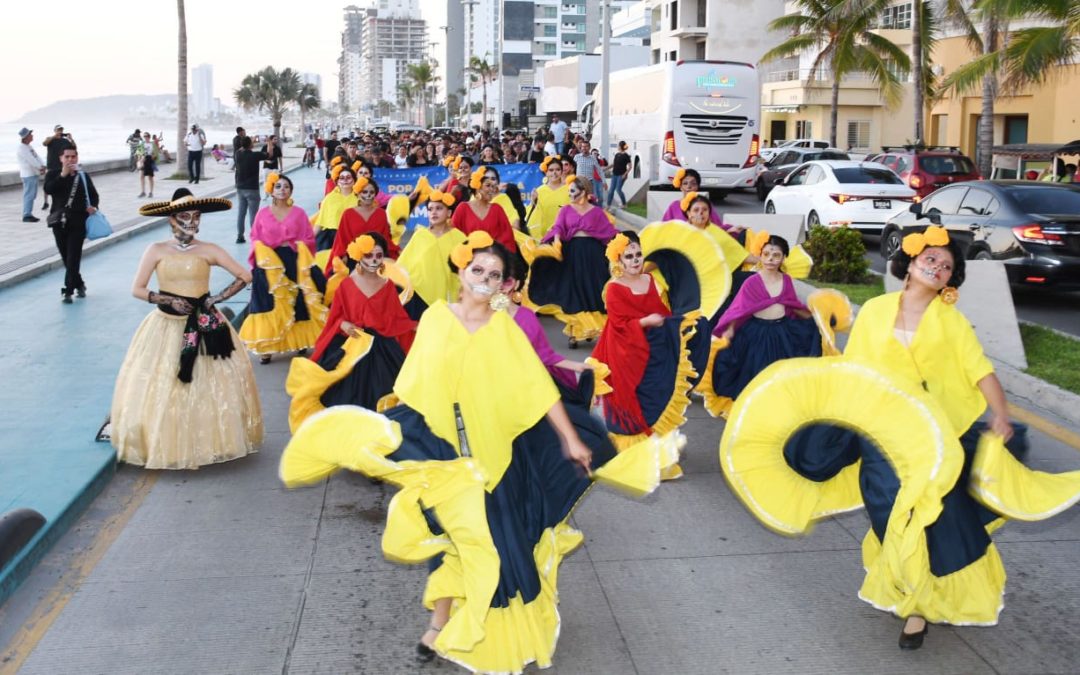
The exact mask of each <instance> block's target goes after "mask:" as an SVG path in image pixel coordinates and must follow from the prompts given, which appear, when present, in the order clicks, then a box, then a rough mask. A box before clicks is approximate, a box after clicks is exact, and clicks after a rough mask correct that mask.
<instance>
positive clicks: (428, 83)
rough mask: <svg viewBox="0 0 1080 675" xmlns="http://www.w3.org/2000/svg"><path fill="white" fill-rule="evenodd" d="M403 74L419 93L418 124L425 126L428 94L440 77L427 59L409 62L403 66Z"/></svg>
mask: <svg viewBox="0 0 1080 675" xmlns="http://www.w3.org/2000/svg"><path fill="white" fill-rule="evenodd" d="M405 76H406V78H408V81H409V83H410V84H411V85H412V86H413V88H414V89H415V90H416V91H417V92H419V93H420V110H421V115H420V126H426V122H427V120H426V112H427V107H426V106H427V101H428V94H430V93H431V89H432V87H434V86H435V84H436V83H437V82H438V81H439V79H440V78H439V76H438V75H436V74H435V69H434V68H433V67H432V66H431V63H430V62H428V61H421V62H420V63H410V64H409V65H408V66H406V67H405Z"/></svg>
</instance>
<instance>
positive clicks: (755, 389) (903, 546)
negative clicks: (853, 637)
mask: <svg viewBox="0 0 1080 675" xmlns="http://www.w3.org/2000/svg"><path fill="white" fill-rule="evenodd" d="M890 271H891V273H892V274H893V275H894V276H897V277H898V278H902V279H904V290H902V291H901V292H899V293H889V294H886V295H882V296H879V297H877V298H873V299H872V300H870V301H868V302H867V303H866V304H865V305H864V306H863V308H862V311H860V312H859V315H858V318H857V319H856V322H855V326H854V328H853V329H852V332H851V337H850V339H849V341H848V344H847V349H846V351H845V354H844V356H843V357H831V358H829V357H826V358H819V359H805V358H803V359H792V360H788V361H782V362H779V363H776V364H773V365H772V366H770V367H769V368H767V369H766V370H764V371H763V372H762V373H761V374H760V375H759V376H758V377H757V378H755V379H754V380H753V381H752V382H751V383H750V385H749V386H748V387H747V388H746V390H745V391H744V392H743V395H742V396H741V397H740V398H739V400H738V401H736V403H735V406H734V407H733V408H732V411H731V416H730V419H729V422H728V424H727V426H726V428H725V432H724V438H723V440H722V442H721V448H720V460H721V466H722V467H723V470H724V474H725V477H726V478H727V479H728V481H729V484H730V485H731V486H732V488H733V490H734V491H735V492H736V494H737V495H738V496H739V497H740V498H741V499H742V500H743V502H744V504H746V505H747V508H749V509H750V510H751V511H752V512H753V513H754V515H755V516H757V517H758V518H760V519H761V520H762V522H764V523H765V524H766V525H768V526H769V527H770V528H772V529H774V530H777V531H779V532H782V533H785V534H797V533H801V532H805V531H806V530H807V528H808V527H809V524H810V522H811V521H812V520H814V519H817V518H823V517H826V516H829V515H831V514H835V513H837V512H841V511H845V510H850V509H854V508H858V507H860V506H862V505H863V504H864V503H865V506H866V510H867V514H868V515H869V517H870V523H871V529H870V531H869V532H868V533H867V534H866V537H865V538H864V540H863V547H862V552H863V566H864V568H865V569H866V577H865V580H864V581H863V584H862V588H861V589H860V591H859V597H860V598H862V599H863V600H865V601H866V602H868V603H870V604H871V605H873V606H874V607H876V608H878V609H881V610H884V611H887V612H891V613H893V614H896V615H897V616H899V617H901V618H903V619H905V624H904V627H903V629H902V631H901V634H900V639H899V646H900V648H901V649H918V648H919V647H921V646H922V644H923V640H924V637H925V636H926V634H927V632H928V628H927V624H928V622H932V623H950V624H954V625H982V626H986V625H994V624H996V623H997V620H998V614H999V613H1000V611H1001V609H1002V608H1003V606H1004V603H1003V593H1004V588H1005V569H1004V566H1003V565H1002V561H1001V557H1000V556H999V555H998V551H997V548H996V547H995V546H994V543H993V541H992V540H991V538H990V533H991V532H993V531H994V530H995V529H996V528H997V527H998V526H1000V525H1001V523H1002V520H1001V517H1003V516H1004V517H1007V518H1020V519H1025V520H1039V519H1043V518H1047V517H1050V516H1051V515H1054V514H1056V513H1059V512H1061V511H1062V510H1063V509H1064V508H1067V507H1068V506H1071V505H1072V504H1075V503H1076V501H1077V500H1078V499H1080V472H1072V473H1069V474H1058V475H1052V474H1045V473H1041V472H1037V471H1031V470H1029V469H1026V468H1025V467H1024V466H1023V465H1022V464H1020V462H1018V461H1017V460H1016V459H1015V458H1014V457H1013V455H1014V454H1015V455H1022V454H1023V453H1024V452H1025V451H1026V428H1025V427H1023V426H1022V425H1014V424H1013V423H1011V421H1010V419H1009V412H1008V407H1007V404H1006V399H1005V394H1004V392H1003V390H1002V388H1001V384H1000V383H999V382H998V379H997V377H996V375H995V374H994V369H993V366H992V365H991V363H990V361H989V359H987V358H986V356H985V355H984V354H983V350H982V347H981V346H980V344H979V341H978V338H977V337H976V335H975V331H974V330H973V329H972V327H971V324H969V323H968V321H967V319H965V318H964V316H963V314H961V313H960V312H959V311H958V310H957V309H956V308H955V307H954V306H953V305H952V303H953V302H955V300H956V297H957V294H958V290H957V289H958V288H959V287H960V285H961V284H962V283H963V281H964V274H965V269H964V257H963V255H962V251H961V248H960V246H959V245H957V243H956V242H955V241H954V240H952V239H951V238H950V236H949V234H948V232H947V231H946V230H944V229H943V228H940V227H930V228H927V230H926V231H925V232H920V233H913V234H910V235H908V236H907V237H905V238H904V241H903V247H902V250H901V251H899V252H898V254H897V255H896V256H895V257H894V258H893V260H892V262H891V265H890ZM987 406H989V408H990V418H989V422H988V423H984V422H981V421H979V417H980V416H982V414H983V413H984V411H985V410H986V408H987ZM1005 443H1008V451H1007V450H1006V445H1005ZM1010 451H1011V452H1010Z"/></svg>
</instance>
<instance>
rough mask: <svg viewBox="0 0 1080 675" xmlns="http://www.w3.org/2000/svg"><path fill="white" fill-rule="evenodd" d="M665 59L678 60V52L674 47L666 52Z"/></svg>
mask: <svg viewBox="0 0 1080 675" xmlns="http://www.w3.org/2000/svg"><path fill="white" fill-rule="evenodd" d="M667 60H668V61H678V60H679V53H678V52H677V51H675V50H674V49H672V50H671V51H670V52H668V55H667Z"/></svg>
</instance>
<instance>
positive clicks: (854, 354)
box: [111, 156, 1080, 672]
mask: <svg viewBox="0 0 1080 675" xmlns="http://www.w3.org/2000/svg"><path fill="white" fill-rule="evenodd" d="M449 165H450V168H451V177H450V178H449V179H448V180H447V181H446V182H444V183H443V184H441V185H438V186H432V185H429V184H428V183H427V182H426V181H425V180H421V181H420V182H419V184H418V185H417V187H416V190H414V191H413V192H412V194H410V195H408V196H405V195H401V196H396V197H393V198H387V196H386V195H385V194H384V193H382V192H381V191H380V189H379V185H378V183H377V182H376V180H375V178H374V176H373V175H372V173H371V171H370V169H369V168H368V167H367V166H366V165H364V164H363V163H362V162H358V163H356V164H354V165H347V164H346V161H340V160H339V161H337V162H335V164H334V166H332V167H331V169H330V173H329V178H328V180H327V183H326V186H325V191H324V192H325V193H324V194H323V195H322V197H321V199H320V204H319V207H318V210H317V212H316V213H314V214H308V213H306V212H305V211H304V210H303V209H302V208H300V207H299V206H297V205H295V204H294V203H293V184H292V181H291V180H290V179H289V177H288V176H286V175H279V174H271V175H270V176H269V177H268V178H267V180H266V183H265V186H264V189H265V192H266V193H267V194H268V195H269V196H270V198H271V202H270V205H268V206H266V207H264V208H262V210H260V211H259V212H258V214H257V216H256V218H255V222H254V225H253V227H252V230H251V235H250V236H251V253H250V255H249V257H248V260H247V265H243V264H241V263H239V262H237V261H235V260H233V259H232V258H231V257H230V256H229V255H228V254H227V253H226V252H225V251H224V250H223V249H221V248H220V247H218V246H216V245H214V244H212V243H209V242H206V241H204V240H201V239H199V238H198V231H199V224H200V219H201V216H202V214H204V213H209V212H213V211H219V210H224V209H228V208H230V204H229V202H228V201H226V200H222V199H203V198H197V197H195V196H194V195H192V194H191V193H190V192H189V191H188V190H186V189H180V190H177V191H176V193H175V194H174V195H173V198H172V199H171V200H169V201H166V202H155V203H151V204H147V205H145V206H143V207H142V209H140V213H142V214H143V215H147V216H167V217H168V218H169V222H170V225H171V228H172V238H171V239H169V240H167V241H163V242H159V243H156V244H153V245H151V246H150V247H149V248H148V249H147V251H146V253H145V255H144V256H143V259H142V262H141V263H140V266H139V271H138V274H137V276H136V279H135V282H134V286H133V294H134V295H135V297H137V298H139V299H141V300H145V301H147V302H149V303H150V304H153V305H155V307H154V309H153V311H151V313H150V314H149V315H148V316H147V317H146V319H145V320H144V321H143V323H142V325H141V326H140V327H139V329H138V330H137V332H136V334H135V337H134V338H133V339H132V342H131V345H130V347H129V350H128V353H127V356H126V357H125V359H124V362H123V365H122V367H121V370H120V374H119V376H118V379H117V384H116V390H115V395H114V398H113V403H112V414H111V424H112V442H113V444H114V446H115V447H116V450H117V453H118V457H119V459H120V461H123V462H127V463H130V464H135V465H140V466H145V467H146V468H151V469H194V468H197V467H199V466H203V465H206V464H210V463H215V462H223V461H228V460H233V459H237V458H240V457H243V456H245V455H247V454H249V453H252V452H255V451H256V449H257V448H258V446H259V444H260V442H261V439H262V413H261V409H260V403H259V394H258V390H257V388H256V385H255V378H254V367H253V365H252V360H251V359H250V358H247V356H246V355H245V354H244V351H248V352H250V353H252V354H254V355H256V356H257V357H258V359H259V360H260V361H261V362H263V363H266V362H269V361H270V360H271V359H273V358H275V357H286V358H291V361H290V365H289V371H288V376H287V378H286V381H285V383H284V386H285V388H286V390H287V392H288V393H289V395H290V397H291V403H290V407H289V426H290V429H291V431H292V434H293V436H292V439H291V440H290V442H289V444H288V446H287V447H286V449H285V452H284V454H283V456H282V459H281V467H280V475H281V479H282V480H283V481H284V482H285V484H286V485H289V486H299V485H304V484H310V483H314V482H318V481H321V480H324V479H325V478H326V477H328V476H329V475H331V474H332V473H334V472H335V471H337V470H340V469H343V468H344V469H347V470H351V471H357V472H360V473H363V474H365V475H366V476H368V477H370V478H372V479H374V480H379V481H384V482H386V483H388V484H391V485H394V486H396V487H397V488H399V491H398V492H397V493H396V496H395V497H394V501H393V504H392V506H391V509H390V514H391V516H389V517H388V521H387V523H386V532H385V535H384V538H383V548H384V552H385V553H386V555H387V556H388V557H389V558H391V559H393V560H395V561H401V562H411V563H422V562H427V563H428V565H429V568H430V575H429V576H428V581H427V585H426V587H425V590H424V593H423V602H424V605H425V607H426V608H427V609H428V610H430V612H431V614H430V620H429V623H428V628H427V629H426V630H425V631H424V632H423V633H422V635H420V636H419V637H418V642H417V646H416V650H417V657H418V658H419V659H421V660H430V659H433V658H435V657H436V656H439V657H442V658H445V659H448V660H451V661H453V662H455V663H458V664H460V665H462V666H464V667H465V668H468V669H470V670H472V671H480V672H520V671H521V670H522V669H523V668H524V667H525V666H526V665H527V664H529V663H533V662H535V663H537V664H538V665H539V666H541V667H543V666H547V665H550V664H551V663H552V658H553V655H554V652H555V644H556V640H557V638H558V633H559V614H558V609H557V600H558V597H557V588H556V581H557V572H558V566H559V562H560V561H561V559H562V558H563V557H564V556H565V555H567V554H568V553H570V552H571V551H572V550H573V549H574V548H575V547H577V546H578V545H579V544H580V543H581V542H582V539H583V537H582V534H581V533H580V532H578V531H577V530H575V529H574V528H572V527H571V526H570V525H569V524H568V518H569V516H570V514H571V512H572V510H573V508H574V507H575V506H576V505H577V504H578V502H579V501H580V499H581V498H582V497H583V496H584V495H585V493H586V492H587V491H588V490H589V488H590V487H591V486H592V484H593V483H594V482H600V483H602V484H607V485H609V486H612V487H614V488H616V489H620V490H623V491H624V492H627V493H629V494H631V495H643V494H647V493H649V492H651V491H653V490H656V489H658V488H659V487H660V485H661V482H662V481H665V480H671V479H675V478H678V477H679V476H680V475H681V473H682V472H681V469H680V467H679V465H678V457H679V453H680V449H681V448H682V447H683V446H684V445H685V438H684V437H683V436H682V434H681V433H680V431H679V429H680V427H681V426H682V425H683V423H684V422H685V421H686V418H685V415H684V414H685V412H686V410H687V407H688V406H689V405H690V404H691V397H693V396H699V397H701V399H702V402H703V404H704V406H705V408H706V409H707V410H708V411H709V412H710V413H711V414H713V415H714V416H717V417H724V418H727V419H728V422H727V424H726V428H725V431H724V437H723V440H722V443H721V448H720V456H721V466H722V469H723V472H724V475H725V477H726V478H727V480H728V484H729V486H730V487H731V489H732V490H733V492H734V493H735V494H736V495H738V496H739V497H740V498H741V499H742V500H743V502H744V504H746V506H747V508H748V510H750V512H751V513H753V514H754V516H755V517H757V518H758V519H759V520H761V522H762V523H763V524H765V525H766V526H768V527H770V528H771V529H774V530H776V531H779V532H783V533H787V534H790V533H801V532H805V531H807V530H808V528H809V526H810V524H811V523H812V522H813V521H814V520H815V519H819V518H824V517H828V516H830V515H833V514H836V513H839V512H843V511H846V510H851V509H856V508H861V507H864V506H865V508H866V509H867V512H868V514H869V516H870V521H871V529H870V531H869V532H868V533H867V535H866V540H865V542H864V545H863V559H864V565H865V567H866V569H867V573H866V577H865V580H864V582H863V585H862V588H861V590H860V597H861V598H862V599H864V600H865V601H867V602H869V603H871V604H872V605H874V606H875V607H877V608H879V609H882V610H885V611H888V612H891V613H893V614H895V615H897V616H898V617H900V618H902V619H904V620H905V622H904V626H903V628H902V632H901V635H900V640H899V645H900V647H901V648H905V649H912V648H918V647H919V646H921V644H922V641H923V639H924V636H925V635H926V634H927V625H928V623H950V624H958V625H967V624H975V625H987V624H993V623H995V622H996V620H997V616H998V613H999V612H1000V610H1001V608H1002V593H1003V590H1004V582H1005V572H1004V568H1003V567H1002V563H1001V559H1000V557H999V556H998V555H997V552H996V549H995V548H994V544H993V542H992V540H991V538H990V533H991V532H992V531H993V529H994V528H996V527H997V526H999V525H1000V524H1001V522H1002V519H1003V518H1024V519H1036V518H1039V517H1047V516H1049V515H1051V514H1053V513H1057V512H1059V511H1060V510H1061V509H1062V508H1064V507H1066V506H1069V505H1071V504H1072V503H1074V502H1075V501H1076V499H1077V497H1078V496H1080V478H1076V477H1075V476H1073V475H1071V474H1070V475H1064V476H1062V475H1058V476H1051V475H1048V474H1043V473H1040V472H1035V471H1031V470H1029V469H1027V468H1025V467H1024V466H1023V464H1022V463H1020V462H1019V461H1018V459H1017V457H1020V456H1022V454H1023V452H1024V450H1025V449H1026V445H1025V438H1026V436H1025V433H1024V432H1025V430H1024V429H1023V428H1022V427H1020V426H1018V425H1014V424H1013V423H1012V422H1011V421H1010V419H1009V414H1008V408H1007V405H1006V401H1005V395H1004V392H1003V391H1002V388H1001V385H1000V384H999V383H998V380H997V378H996V376H995V375H994V372H993V368H992V366H991V364H990V362H989V360H988V359H987V358H986V357H985V356H984V355H983V350H982V348H981V346H980V345H979V342H978V339H977V338H976V336H975V333H974V331H973V330H972V328H971V326H970V324H969V323H968V322H967V321H966V320H965V318H964V317H963V315H962V314H961V313H960V312H959V311H958V310H957V309H956V307H955V306H954V304H953V303H954V302H955V298H956V295H957V293H958V290H957V289H958V288H959V287H960V286H961V285H962V284H963V281H964V259H963V256H962V255H961V253H960V250H959V248H958V246H957V244H956V242H955V241H954V240H953V239H952V238H950V236H949V234H948V232H947V231H946V230H944V229H942V228H940V227H929V228H927V229H926V230H925V232H919V233H915V234H910V235H908V236H907V237H905V239H904V242H903V247H902V249H901V250H900V251H899V252H898V255H897V256H896V257H895V258H894V259H893V260H892V262H891V273H892V274H894V275H895V276H897V277H898V278H901V279H903V280H904V287H903V290H902V291H900V292H897V293H891V294H886V295H883V296H880V297H878V298H875V299H873V300H871V301H869V302H868V303H867V304H866V305H865V306H864V307H863V308H862V310H861V311H860V312H859V315H858V318H857V320H855V321H854V325H853V326H852V316H851V314H852V313H851V307H850V305H849V304H848V302H847V299H846V298H845V297H843V296H842V295H841V294H839V293H837V292H836V291H831V290H821V291H817V292H815V293H813V294H811V296H810V297H809V298H808V300H807V302H806V303H805V304H804V302H803V301H801V300H800V298H799V296H798V295H797V293H796V289H795V285H794V282H793V278H799V277H805V276H807V275H808V274H809V272H810V269H811V267H812V260H810V257H809V256H808V255H807V254H806V252H805V251H804V250H803V249H802V248H801V247H800V246H798V245H797V243H796V242H788V241H785V240H784V239H783V238H781V237H777V236H772V235H770V234H769V233H768V232H760V231H759V232H754V231H750V230H744V229H739V228H735V227H730V226H728V225H726V224H725V223H724V222H723V220H722V219H721V217H720V215H719V214H718V213H717V212H716V210H715V209H714V208H713V206H712V204H711V203H710V202H709V200H708V198H707V196H706V195H705V194H704V193H699V192H698V191H697V190H698V188H699V184H700V177H699V176H698V175H697V174H696V172H694V171H692V170H685V171H680V172H679V174H678V175H677V176H676V178H675V185H676V187H678V188H679V190H680V194H679V196H678V197H677V198H676V199H675V200H674V201H673V203H672V204H671V206H670V208H668V209H667V211H666V212H665V214H664V217H663V219H662V220H661V221H660V222H657V223H653V224H650V225H649V226H647V227H645V228H644V229H642V230H641V231H640V232H635V231H631V230H624V231H618V230H617V229H616V227H615V225H614V220H613V219H612V218H611V217H610V216H609V215H608V214H607V213H606V212H605V211H603V210H602V209H600V208H599V207H597V206H596V205H595V200H594V199H593V198H592V194H591V193H592V184H591V181H589V180H585V179H581V178H578V177H575V176H573V175H572V174H570V173H569V172H568V169H570V168H571V167H570V166H567V165H564V163H563V162H562V161H561V159H560V158H559V157H551V158H548V159H547V160H545V161H544V163H543V164H541V165H540V166H539V170H540V171H542V172H543V173H544V174H545V183H544V185H543V186H542V187H540V188H539V189H538V190H537V191H536V193H535V194H534V195H532V204H531V209H530V210H529V211H528V212H526V211H525V209H524V208H523V205H522V204H521V195H520V193H519V192H518V191H517V190H516V186H513V185H509V186H507V185H504V184H502V183H501V181H500V176H499V174H498V172H497V169H495V168H493V167H474V166H473V162H472V160H471V159H470V158H469V157H467V156H462V157H459V158H456V159H455V158H451V159H450V163H449ZM421 207H423V208H424V209H425V210H426V213H427V220H428V223H427V225H426V226H423V227H416V228H413V230H412V231H407V230H406V227H405V223H406V221H407V219H408V218H409V216H410V214H411V213H413V212H414V210H415V209H417V208H421ZM212 266H219V267H222V268H224V269H225V270H227V271H228V272H229V273H230V274H232V275H233V276H234V280H233V281H232V282H231V283H230V284H229V285H228V286H227V287H226V288H225V289H223V290H222V291H221V292H219V293H216V294H212V293H211V289H210V288H209V280H210V269H211V267H212ZM153 276H156V284H157V289H156V290H151V283H150V282H151V277H153ZM248 284H251V285H252V292H251V300H250V303H249V306H248V310H247V313H246V317H245V318H244V321H243V324H242V325H241V327H240V329H239V331H238V332H237V331H236V330H234V329H233V327H232V325H231V324H230V323H229V321H227V320H226V319H225V318H224V317H223V316H222V314H221V313H220V312H219V311H218V310H217V309H216V305H217V304H218V303H220V302H221V301H222V300H224V299H227V298H229V297H231V296H232V295H235V294H236V293H238V292H239V291H241V290H242V289H243V288H244V287H246V286H247V285H248ZM537 315H548V316H551V317H554V319H555V320H557V321H558V322H560V323H561V324H562V325H563V327H564V334H565V335H566V337H567V339H568V343H569V346H570V347H572V348H576V347H585V346H586V345H591V346H592V350H591V354H590V355H589V356H588V357H586V358H582V359H580V360H574V359H569V358H566V357H564V356H562V355H561V354H559V353H558V352H556V351H555V349H553V348H552V346H551V345H550V344H549V342H548V340H547V337H546V335H545V333H544V330H543V328H542V326H541V323H540V320H539V319H538V316H537ZM848 328H850V336H849V339H848V341H847V346H846V349H845V350H844V352H843V354H841V353H840V349H839V348H838V346H837V344H838V343H837V339H836V336H835V333H836V331H840V330H846V329H848ZM581 353H582V354H584V353H585V352H584V350H583V351H582V352H581ZM987 407H989V410H990V414H989V418H988V421H987V422H982V421H979V420H980V418H982V417H983V414H984V412H985V411H986V409H987ZM1006 443H1007V444H1008V445H1007V446H1006ZM662 489H678V488H677V487H674V486H673V487H671V488H668V487H666V486H665V487H664V488H662ZM412 639H417V638H416V637H415V636H414V637H413V638H412Z"/></svg>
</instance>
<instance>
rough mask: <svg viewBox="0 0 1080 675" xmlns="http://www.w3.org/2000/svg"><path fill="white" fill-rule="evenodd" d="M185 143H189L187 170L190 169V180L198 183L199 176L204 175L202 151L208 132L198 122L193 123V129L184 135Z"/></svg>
mask: <svg viewBox="0 0 1080 675" xmlns="http://www.w3.org/2000/svg"><path fill="white" fill-rule="evenodd" d="M184 143H185V144H186V145H187V150H188V156H187V170H188V182H189V183H198V182H199V178H201V177H202V153H203V148H205V147H206V134H204V133H203V130H202V129H200V128H199V125H198V124H192V125H191V131H189V132H188V135H187V136H184Z"/></svg>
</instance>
